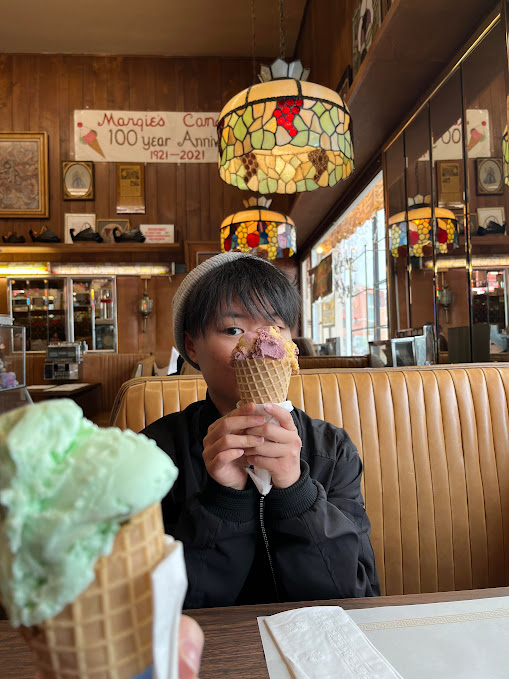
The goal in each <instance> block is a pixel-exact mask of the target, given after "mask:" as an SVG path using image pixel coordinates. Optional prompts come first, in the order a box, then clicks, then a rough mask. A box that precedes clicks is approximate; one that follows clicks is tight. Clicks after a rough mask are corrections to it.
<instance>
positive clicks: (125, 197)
mask: <svg viewBox="0 0 509 679" xmlns="http://www.w3.org/2000/svg"><path fill="white" fill-rule="evenodd" d="M117 213H118V214H138V215H144V214H145V166H144V165H143V163H117Z"/></svg>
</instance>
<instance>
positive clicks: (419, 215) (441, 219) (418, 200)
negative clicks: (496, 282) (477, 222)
mask: <svg viewBox="0 0 509 679" xmlns="http://www.w3.org/2000/svg"><path fill="white" fill-rule="evenodd" d="M426 198H429V196H426ZM408 202H409V207H410V208H411V209H409V210H408V212H398V214H395V215H393V216H392V217H390V219H389V236H390V248H391V254H392V256H393V257H399V255H400V254H403V252H404V250H403V251H401V250H400V248H406V247H407V246H408V247H410V257H425V256H428V255H431V238H432V235H431V234H432V222H431V207H430V205H429V202H427V201H426V202H425V199H424V198H423V197H422V196H415V198H409V201H408ZM434 213H435V219H436V225H437V228H436V243H435V247H436V250H437V252H440V253H442V254H445V253H447V252H449V251H450V250H452V249H453V248H457V247H458V239H459V229H458V220H457V219H456V215H455V214H454V212H451V210H446V209H445V208H440V207H436V208H435V210H434ZM407 218H408V219H407ZM425 247H429V248H430V251H429V253H428V252H426V251H425V250H424V248H425Z"/></svg>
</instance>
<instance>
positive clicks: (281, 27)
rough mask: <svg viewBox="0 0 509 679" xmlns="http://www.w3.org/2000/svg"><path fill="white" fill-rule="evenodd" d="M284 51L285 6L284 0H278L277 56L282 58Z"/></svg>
mask: <svg viewBox="0 0 509 679" xmlns="http://www.w3.org/2000/svg"><path fill="white" fill-rule="evenodd" d="M285 53H286V44H285V8H284V0H279V57H280V58H281V59H284V58H285Z"/></svg>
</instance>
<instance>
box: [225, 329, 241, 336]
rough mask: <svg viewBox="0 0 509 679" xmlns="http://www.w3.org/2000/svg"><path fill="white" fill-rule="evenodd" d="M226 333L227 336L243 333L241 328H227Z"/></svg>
mask: <svg viewBox="0 0 509 679" xmlns="http://www.w3.org/2000/svg"><path fill="white" fill-rule="evenodd" d="M224 331H225V333H226V334H227V335H240V334H241V332H242V330H241V329H240V328H225V329H224Z"/></svg>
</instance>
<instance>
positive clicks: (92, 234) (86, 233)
mask: <svg viewBox="0 0 509 679" xmlns="http://www.w3.org/2000/svg"><path fill="white" fill-rule="evenodd" d="M69 233H70V234H71V238H72V240H73V243H76V242H78V241H80V242H94V243H102V242H103V238H102V236H100V235H99V234H98V233H97V231H94V230H93V229H92V227H88V229H84V230H83V231H80V232H79V233H77V234H76V235H74V229H70V230H69Z"/></svg>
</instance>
